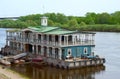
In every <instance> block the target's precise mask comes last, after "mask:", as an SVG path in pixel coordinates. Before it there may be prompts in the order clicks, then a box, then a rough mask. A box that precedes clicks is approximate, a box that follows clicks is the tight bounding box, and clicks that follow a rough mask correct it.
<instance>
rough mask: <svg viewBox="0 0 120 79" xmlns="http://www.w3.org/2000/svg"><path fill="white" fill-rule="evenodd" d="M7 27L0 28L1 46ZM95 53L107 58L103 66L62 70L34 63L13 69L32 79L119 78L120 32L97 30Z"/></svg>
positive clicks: (1, 45) (0, 45) (3, 42)
mask: <svg viewBox="0 0 120 79" xmlns="http://www.w3.org/2000/svg"><path fill="white" fill-rule="evenodd" d="M5 30H6V29H3V28H0V48H1V47H3V46H4V45H5V42H6V41H5V39H6V38H5V37H6V33H5ZM95 44H96V47H95V54H98V55H99V56H102V57H105V58H106V63H105V64H104V65H103V66H98V67H87V68H79V69H72V70H61V69H56V68H51V67H46V66H44V67H43V66H36V65H34V66H33V65H32V64H26V65H16V66H12V67H11V69H13V70H15V71H17V72H19V73H20V74H23V75H25V76H27V77H29V78H30V79H118V78H119V77H120V70H119V69H120V33H116V32H96V37H95Z"/></svg>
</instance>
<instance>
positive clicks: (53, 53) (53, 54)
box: [52, 47, 55, 58]
mask: <svg viewBox="0 0 120 79" xmlns="http://www.w3.org/2000/svg"><path fill="white" fill-rule="evenodd" d="M52 58H55V48H54V47H53V48H52Z"/></svg>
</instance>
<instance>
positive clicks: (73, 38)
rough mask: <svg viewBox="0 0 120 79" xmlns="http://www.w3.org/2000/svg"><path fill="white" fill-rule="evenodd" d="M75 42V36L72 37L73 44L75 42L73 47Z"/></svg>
mask: <svg viewBox="0 0 120 79" xmlns="http://www.w3.org/2000/svg"><path fill="white" fill-rule="evenodd" d="M74 41H75V36H74V35H72V42H73V45H74Z"/></svg>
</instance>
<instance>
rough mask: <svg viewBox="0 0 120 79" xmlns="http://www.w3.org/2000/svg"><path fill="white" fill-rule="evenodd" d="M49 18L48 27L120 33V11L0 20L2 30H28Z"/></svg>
mask: <svg viewBox="0 0 120 79" xmlns="http://www.w3.org/2000/svg"><path fill="white" fill-rule="evenodd" d="M42 16H47V17H48V18H49V19H48V25H49V26H54V27H56V26H57V27H62V28H66V29H69V30H79V31H108V32H120V11H116V12H114V13H111V14H109V13H94V12H88V13H86V15H85V16H81V17H80V16H66V15H64V14H61V13H45V14H32V15H27V16H21V17H19V18H18V19H17V20H10V19H4V20H0V27H1V28H26V27H29V26H33V27H34V26H39V25H40V17H42Z"/></svg>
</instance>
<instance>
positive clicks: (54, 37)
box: [52, 35, 55, 45]
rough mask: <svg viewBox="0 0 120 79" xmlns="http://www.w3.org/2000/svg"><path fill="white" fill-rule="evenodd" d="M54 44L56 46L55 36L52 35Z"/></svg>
mask: <svg viewBox="0 0 120 79" xmlns="http://www.w3.org/2000/svg"><path fill="white" fill-rule="evenodd" d="M52 44H53V45H55V36H54V35H52Z"/></svg>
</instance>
